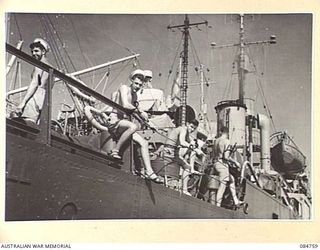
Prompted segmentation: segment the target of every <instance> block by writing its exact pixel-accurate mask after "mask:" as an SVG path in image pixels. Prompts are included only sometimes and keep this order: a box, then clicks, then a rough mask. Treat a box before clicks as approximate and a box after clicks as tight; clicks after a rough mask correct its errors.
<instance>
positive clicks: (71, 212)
mask: <svg viewBox="0 0 320 250" xmlns="http://www.w3.org/2000/svg"><path fill="white" fill-rule="evenodd" d="M26 128H27V126H25V127H23V126H20V128H17V127H15V124H13V123H12V122H10V123H9V124H8V123H7V143H6V210H5V219H6V220H7V221H18V220H56V219H62V220H66V219H79V220H81V219H250V218H251V219H292V218H294V217H293V215H292V213H291V210H289V209H288V207H286V206H284V205H283V204H282V203H281V202H280V201H279V200H276V199H274V198H273V197H272V196H270V195H269V194H268V193H266V192H264V191H263V190H261V189H259V188H257V187H256V186H255V185H254V184H252V183H250V182H248V183H247V185H246V190H245V192H246V195H245V201H246V202H247V203H248V204H249V209H248V211H247V213H245V211H244V210H243V209H242V208H239V209H237V210H230V209H226V208H220V207H216V206H214V205H211V204H209V203H208V202H205V201H202V200H200V199H197V198H194V197H189V196H186V195H183V194H181V193H180V192H178V191H176V190H173V189H170V188H167V187H164V186H163V185H159V184H156V183H153V182H151V181H149V180H144V179H142V178H140V177H137V176H134V175H132V174H131V173H130V171H128V170H126V169H121V167H119V166H118V165H112V164H110V162H109V161H107V160H106V159H105V158H104V157H103V156H102V155H101V156H100V155H99V154H97V153H95V152H93V151H90V149H88V148H85V147H81V146H79V145H77V144H76V143H74V142H70V140H67V139H66V138H64V137H62V136H60V137H59V136H58V135H53V136H52V140H51V144H50V145H47V144H43V143H41V142H38V141H37V140H36V139H35V138H36V137H37V135H36V132H34V133H32V132H30V131H31V130H30V129H26ZM35 131H36V130H35Z"/></svg>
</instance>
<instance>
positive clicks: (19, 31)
mask: <svg viewBox="0 0 320 250" xmlns="http://www.w3.org/2000/svg"><path fill="white" fill-rule="evenodd" d="M13 17H14V21H15V23H16V25H17V30H18V34H19V38H20V41H22V34H21V30H20V26H19V24H18V20H17V17H16V14H13Z"/></svg>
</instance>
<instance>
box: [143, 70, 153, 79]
mask: <svg viewBox="0 0 320 250" xmlns="http://www.w3.org/2000/svg"><path fill="white" fill-rule="evenodd" d="M144 76H145V77H150V78H152V71H151V70H145V71H144Z"/></svg>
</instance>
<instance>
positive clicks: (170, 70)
mask: <svg viewBox="0 0 320 250" xmlns="http://www.w3.org/2000/svg"><path fill="white" fill-rule="evenodd" d="M182 41H183V34H182V36H181V40H180V42H179V44H178V47H177V49H176V54H175V56H174V59H173V62H172V64H171V67H170V69H169V73H168V77H167V80H166V85H165V86H166V89H167V86H168V81H169V78H170V75H171V73H172V71H173V66H174V64H175V62H176V59H177V56H178V54H179V53H180V46H181V44H182Z"/></svg>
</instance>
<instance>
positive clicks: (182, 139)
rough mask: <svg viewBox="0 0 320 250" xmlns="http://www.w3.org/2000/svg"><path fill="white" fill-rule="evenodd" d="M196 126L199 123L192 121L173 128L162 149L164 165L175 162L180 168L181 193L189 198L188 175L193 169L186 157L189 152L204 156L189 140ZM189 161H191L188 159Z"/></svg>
mask: <svg viewBox="0 0 320 250" xmlns="http://www.w3.org/2000/svg"><path fill="white" fill-rule="evenodd" d="M198 126H199V122H198V121H197V120H196V119H193V120H191V121H189V122H187V124H186V126H179V127H177V128H174V129H173V130H172V131H170V133H169V135H168V138H167V140H166V142H165V146H164V148H163V152H164V153H163V156H164V161H165V165H168V164H170V163H173V162H176V163H177V164H179V165H180V166H181V167H182V169H183V171H182V177H181V178H182V192H183V193H184V194H186V195H189V196H191V194H190V193H189V192H188V180H189V174H192V173H193V172H194V168H193V166H192V165H190V163H188V162H187V160H186V155H187V154H188V153H190V151H192V152H195V153H196V154H198V155H203V154H204V153H203V152H202V150H201V149H199V148H195V146H194V145H193V144H192V143H191V140H190V134H191V133H192V132H193V131H195V130H196V129H197V127H198ZM188 149H189V150H188ZM196 154H193V157H195V156H196ZM190 161H192V160H191V159H190Z"/></svg>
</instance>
